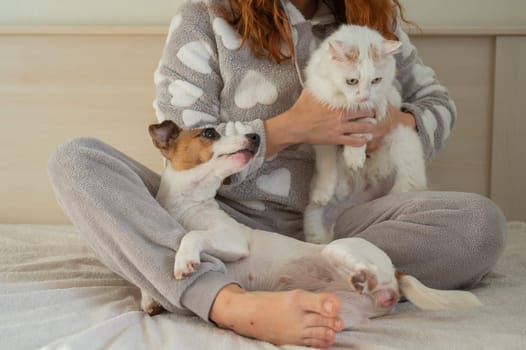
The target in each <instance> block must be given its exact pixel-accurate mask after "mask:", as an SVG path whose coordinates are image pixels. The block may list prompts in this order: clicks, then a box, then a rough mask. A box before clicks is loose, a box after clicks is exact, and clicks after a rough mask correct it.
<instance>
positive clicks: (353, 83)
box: [345, 79, 359, 85]
mask: <svg viewBox="0 0 526 350" xmlns="http://www.w3.org/2000/svg"><path fill="white" fill-rule="evenodd" d="M345 82H346V83H347V85H356V84H358V83H359V80H358V79H347V80H345Z"/></svg>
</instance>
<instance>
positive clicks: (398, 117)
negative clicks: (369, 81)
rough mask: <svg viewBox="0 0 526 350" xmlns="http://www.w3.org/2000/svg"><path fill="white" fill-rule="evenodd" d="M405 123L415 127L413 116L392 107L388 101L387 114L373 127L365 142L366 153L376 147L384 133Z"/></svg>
mask: <svg viewBox="0 0 526 350" xmlns="http://www.w3.org/2000/svg"><path fill="white" fill-rule="evenodd" d="M401 124H402V125H406V126H409V127H410V128H413V129H415V128H416V121H415V117H414V116H413V115H412V114H410V113H405V112H402V111H400V110H398V109H397V108H395V107H393V105H391V104H390V103H389V105H388V106H387V114H386V116H385V118H384V120H382V121H381V122H380V123H378V124H376V125H375V126H374V127H373V130H372V132H371V135H372V139H371V140H370V141H369V142H368V143H367V149H366V152H367V154H371V153H373V152H374V151H376V150H377V149H378V147H379V146H380V143H381V142H382V140H383V138H384V137H385V135H387V134H388V133H389V132H391V130H393V129H394V128H395V127H397V126H398V125H401Z"/></svg>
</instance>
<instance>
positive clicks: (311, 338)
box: [303, 327, 336, 348]
mask: <svg viewBox="0 0 526 350" xmlns="http://www.w3.org/2000/svg"><path fill="white" fill-rule="evenodd" d="M335 336H336V332H334V331H333V330H332V329H330V328H326V327H310V328H307V329H305V330H304V332H303V339H304V342H305V345H308V346H314V347H320V348H327V347H330V346H331V345H332V344H333V343H334V337H335ZM312 343H316V345H314V344H312Z"/></svg>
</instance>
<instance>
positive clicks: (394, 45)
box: [382, 40, 402, 56]
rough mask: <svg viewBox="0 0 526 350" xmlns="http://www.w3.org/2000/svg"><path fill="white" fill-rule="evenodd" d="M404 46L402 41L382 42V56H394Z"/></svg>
mask: <svg viewBox="0 0 526 350" xmlns="http://www.w3.org/2000/svg"><path fill="white" fill-rule="evenodd" d="M400 46H402V42H401V41H396V40H384V41H382V55H383V56H388V55H392V54H394V53H395V52H396V50H398V49H399V48H400Z"/></svg>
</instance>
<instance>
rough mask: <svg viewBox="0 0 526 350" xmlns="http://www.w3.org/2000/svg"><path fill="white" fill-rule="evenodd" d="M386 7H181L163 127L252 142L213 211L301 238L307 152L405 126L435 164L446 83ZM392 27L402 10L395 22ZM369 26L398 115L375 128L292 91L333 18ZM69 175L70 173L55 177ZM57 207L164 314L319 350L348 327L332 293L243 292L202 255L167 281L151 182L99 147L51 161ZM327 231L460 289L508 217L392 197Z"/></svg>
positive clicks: (173, 227)
mask: <svg viewBox="0 0 526 350" xmlns="http://www.w3.org/2000/svg"><path fill="white" fill-rule="evenodd" d="M399 15H401V7H400V4H399V3H398V1H397V0H381V1H380V0H376V1H371V0H347V1H343V0H340V1H314V0H303V1H300V0H282V1H279V0H267V1H264V0H248V1H241V0H237V1H220V0H217V1H213V2H211V3H209V4H205V3H203V2H187V3H185V4H184V5H182V7H181V9H180V10H179V13H178V14H177V15H176V16H175V17H174V19H173V21H172V26H171V28H170V34H169V36H168V38H167V42H166V46H165V49H164V53H163V56H162V59H161V62H160V65H159V68H158V70H157V72H156V74H155V82H156V86H157V98H156V101H155V103H154V106H155V108H156V111H157V116H158V118H159V119H167V118H169V119H172V120H175V121H176V122H177V123H178V124H179V125H181V126H185V127H187V128H195V127H201V126H204V125H216V126H217V127H218V128H219V129H221V128H224V126H225V122H226V121H241V122H243V127H242V128H243V129H244V130H251V132H257V133H259V134H260V136H261V139H262V140H263V143H262V146H261V148H260V151H259V153H258V154H257V156H256V159H255V161H254V162H253V164H252V165H251V168H250V169H249V170H248V172H247V173H245V174H243V175H240V176H239V177H238V178H237V179H235V180H234V182H233V183H232V184H230V185H228V186H224V187H223V188H222V189H221V190H220V192H219V195H218V200H219V201H220V204H221V205H222V208H223V209H224V210H226V211H227V212H228V213H230V214H231V215H232V216H233V217H235V218H236V219H237V220H239V221H241V222H243V223H245V224H247V225H249V226H251V227H255V228H260V229H265V230H269V231H276V232H280V233H283V234H285V235H288V236H291V237H294V238H299V239H302V235H303V234H302V211H303V208H304V207H305V205H306V203H307V196H308V189H309V183H310V179H311V176H312V167H313V152H312V149H311V148H310V147H306V146H302V145H305V144H324V143H327V144H345V145H352V146H361V145H363V144H365V143H366V142H367V140H366V139H364V138H362V137H357V136H354V135H353V134H356V133H370V134H372V135H373V139H372V140H371V141H369V142H368V146H367V148H368V152H374V150H375V148H376V146H377V145H378V143H379V142H380V141H381V140H382V137H383V136H384V135H385V134H386V133H387V132H389V130H390V129H391V128H392V127H393V126H395V125H397V124H398V123H403V124H406V125H409V126H411V127H414V128H416V130H418V133H419V135H420V137H421V140H422V143H423V145H424V148H425V153H426V156H427V158H429V159H430V158H432V157H433V156H434V155H435V154H436V152H437V151H439V150H440V149H441V148H442V146H443V144H444V142H445V140H446V139H447V137H448V135H449V132H450V128H451V126H452V125H453V124H454V119H455V107H454V104H453V102H452V101H451V100H450V99H449V96H448V94H447V90H446V89H445V88H444V87H442V86H441V85H440V84H439V83H438V81H437V80H436V78H435V76H434V73H433V71H432V70H431V69H429V68H428V67H425V66H424V65H423V64H422V62H421V61H420V59H419V58H418V56H417V54H416V51H415V49H414V47H413V46H412V45H411V43H410V42H409V40H408V37H407V35H406V34H404V33H403V32H402V31H401V30H400V29H399V27H398V26H397V23H396V20H397V18H398V17H399ZM402 18H403V16H402ZM343 22H348V23H354V24H361V25H369V26H372V27H374V28H376V29H377V30H378V31H380V32H381V33H382V34H383V35H384V36H386V37H389V38H395V37H397V38H398V39H399V40H401V41H402V42H403V50H402V52H401V53H400V54H398V55H397V56H396V59H397V69H398V77H397V80H398V83H399V85H400V88H401V90H402V96H403V101H404V104H403V108H402V110H401V111H399V110H394V109H393V108H391V111H390V112H391V113H390V115H391V117H390V118H387V119H388V120H387V121H385V122H383V123H381V124H378V125H372V124H369V123H363V122H360V121H358V120H357V119H358V118H360V117H364V116H368V115H369V114H370V113H371V112H359V113H354V114H350V115H349V114H345V115H344V114H342V112H341V111H330V110H327V109H326V108H325V107H324V106H322V105H320V104H319V103H317V102H316V101H314V100H313V98H312V97H311V96H310V95H309V93H308V91H305V90H303V89H302V82H303V79H304V76H303V73H302V72H303V69H304V67H305V64H306V62H307V60H308V57H309V54H310V52H311V50H313V49H314V48H315V47H316V44H317V43H319V42H320V41H321V40H322V39H323V38H324V37H326V36H327V35H328V34H330V33H331V32H332V31H333V30H334V29H335V28H336V27H337V25H338V24H339V23H343ZM66 169H67V170H66ZM50 175H51V179H52V182H53V184H54V187H55V191H56V193H57V198H58V200H59V202H60V203H61V205H62V207H63V208H64V210H65V212H66V213H67V214H68V215H69V217H70V218H71V220H72V222H73V223H74V224H75V226H76V227H77V229H78V230H79V232H81V234H82V235H84V236H85V238H86V239H87V241H88V242H89V243H90V244H91V246H92V247H93V248H94V250H95V251H96V252H97V253H98V255H99V256H100V259H101V260H102V261H103V262H104V263H105V264H107V265H108V266H109V267H110V268H111V269H113V270H114V271H115V272H117V273H119V274H120V275H122V276H123V277H124V278H126V279H128V280H129V281H131V282H132V283H134V284H136V285H138V286H140V287H141V288H142V289H145V290H146V291H148V292H149V294H150V295H152V296H153V297H154V298H155V299H156V300H158V301H159V302H160V303H161V304H162V305H163V306H164V307H165V308H166V309H168V310H170V311H180V310H184V309H187V310H190V311H192V312H193V313H195V314H197V315H199V316H200V317H201V318H203V319H204V320H206V321H211V322H214V323H215V324H216V325H218V326H220V327H225V328H229V329H232V330H233V331H234V332H237V333H239V334H242V335H246V336H249V337H253V338H257V339H261V340H266V341H269V342H272V343H274V344H296V345H307V346H314V347H320V348H327V347H329V346H331V345H332V343H333V342H334V337H335V333H336V332H338V331H340V330H341V329H342V327H343V325H342V321H341V319H340V318H339V316H338V314H339V300H338V299H337V298H336V297H335V296H334V295H331V294H327V293H322V294H316V293H308V292H305V291H292V292H246V291H244V290H243V288H242V286H240V285H238V284H237V283H236V281H233V280H229V279H228V278H227V277H226V276H225V274H224V271H225V267H224V264H223V263H222V262H221V261H219V260H217V259H215V258H214V257H211V256H208V257H203V263H202V265H201V266H200V269H199V271H197V272H196V273H195V274H194V275H192V276H191V277H189V278H187V279H184V280H182V281H175V280H174V279H173V276H172V263H173V258H174V249H175V248H176V247H177V243H178V241H179V239H180V238H181V237H182V236H183V235H184V230H183V228H182V227H180V225H179V224H178V223H177V222H175V221H174V220H173V219H172V218H171V217H169V216H168V214H167V213H166V212H165V211H164V210H163V209H162V208H161V207H160V206H159V205H158V203H157V202H156V201H155V199H154V195H155V194H156V191H157V188H158V185H159V175H158V174H155V173H153V172H152V171H150V170H148V169H146V168H145V167H143V166H142V165H140V164H138V163H136V162H135V161H133V160H131V159H129V158H128V157H126V156H125V155H123V154H122V153H120V152H118V151H116V150H115V149H113V148H111V147H110V146H108V145H105V144H103V143H102V142H100V141H98V140H95V139H86V138H83V139H76V140H73V141H71V142H69V143H67V144H65V145H63V146H62V147H60V148H59V149H58V150H57V152H56V153H55V155H54V156H53V157H52V159H51V161H50ZM335 231H336V234H337V236H338V237H344V236H360V237H363V238H365V239H367V240H369V241H371V242H373V243H374V244H376V245H377V246H379V247H380V248H382V249H383V250H384V251H386V252H387V253H388V255H389V256H390V257H391V259H392V260H393V262H394V264H395V265H396V266H397V267H398V268H399V269H400V270H402V271H405V272H407V273H410V274H412V275H415V276H417V277H418V278H420V279H421V280H422V281H423V282H424V283H426V284H428V285H430V286H433V287H436V288H462V287H469V286H472V285H473V284H475V283H477V282H478V281H480V279H481V278H482V277H483V276H484V275H485V274H486V273H487V272H488V271H489V270H490V269H491V268H492V266H493V265H494V264H495V262H496V260H497V258H498V256H499V254H500V252H501V249H502V246H503V240H504V234H505V219H504V217H503V216H502V214H501V212H500V211H499V209H498V208H496V206H495V205H494V204H493V203H491V202H490V201H489V200H487V199H485V198H482V197H480V196H477V195H473V194H464V193H437V192H425V193H405V194H397V195H387V196H383V197H381V198H378V199H376V200H374V201H371V202H368V203H363V204H360V205H356V206H354V207H351V208H349V209H347V210H346V211H345V212H344V213H343V214H342V215H341V216H340V217H339V218H338V219H337V221H336V226H335Z"/></svg>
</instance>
